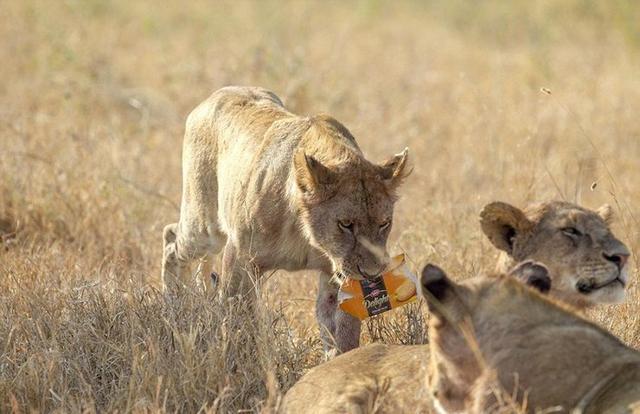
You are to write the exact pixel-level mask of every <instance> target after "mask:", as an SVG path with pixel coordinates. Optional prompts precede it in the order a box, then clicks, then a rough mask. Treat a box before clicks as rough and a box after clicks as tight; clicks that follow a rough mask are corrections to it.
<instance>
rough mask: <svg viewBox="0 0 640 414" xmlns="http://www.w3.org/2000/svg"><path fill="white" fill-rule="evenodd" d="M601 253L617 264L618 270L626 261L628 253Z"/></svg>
mask: <svg viewBox="0 0 640 414" xmlns="http://www.w3.org/2000/svg"><path fill="white" fill-rule="evenodd" d="M603 254H604V258H605V259H607V260H608V261H610V262H613V263H614V264H615V265H616V266H618V270H622V268H623V267H624V265H625V264H626V263H627V260H628V259H629V255H628V254H612V255H608V254H606V253H603Z"/></svg>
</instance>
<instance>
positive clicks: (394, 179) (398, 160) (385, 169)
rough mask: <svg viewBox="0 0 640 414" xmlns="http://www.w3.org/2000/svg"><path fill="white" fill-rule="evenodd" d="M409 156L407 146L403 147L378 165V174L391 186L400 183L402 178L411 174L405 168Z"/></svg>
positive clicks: (393, 186)
mask: <svg viewBox="0 0 640 414" xmlns="http://www.w3.org/2000/svg"><path fill="white" fill-rule="evenodd" d="M408 158H409V148H405V149H404V150H403V151H402V152H401V153H399V154H396V155H394V156H393V157H391V158H390V159H388V160H387V161H385V162H383V163H382V164H381V165H380V175H381V176H382V179H383V180H384V181H385V182H387V183H388V184H389V185H390V186H391V187H392V188H395V187H397V186H399V185H400V184H402V180H404V179H405V178H406V177H408V176H409V174H411V170H407V160H408Z"/></svg>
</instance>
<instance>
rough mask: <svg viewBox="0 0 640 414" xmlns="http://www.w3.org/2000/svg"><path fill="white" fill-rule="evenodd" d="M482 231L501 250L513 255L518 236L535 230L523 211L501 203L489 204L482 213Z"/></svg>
mask: <svg viewBox="0 0 640 414" xmlns="http://www.w3.org/2000/svg"><path fill="white" fill-rule="evenodd" d="M480 225H481V226H482V231H483V232H484V234H485V235H486V236H487V237H488V238H489V240H490V241H491V243H492V244H493V245H494V246H496V247H497V248H498V249H500V250H504V251H505V252H507V253H509V254H512V253H513V240H514V238H515V237H516V236H518V235H520V234H522V233H525V232H527V231H529V230H531V229H532V228H533V223H532V222H531V221H530V220H529V219H528V218H527V216H526V215H525V214H524V213H523V212H522V210H520V209H518V208H516V207H514V206H512V205H511V204H507V203H502V202H499V201H496V202H493V203H490V204H487V205H486V206H485V207H484V208H483V209H482V211H481V212H480Z"/></svg>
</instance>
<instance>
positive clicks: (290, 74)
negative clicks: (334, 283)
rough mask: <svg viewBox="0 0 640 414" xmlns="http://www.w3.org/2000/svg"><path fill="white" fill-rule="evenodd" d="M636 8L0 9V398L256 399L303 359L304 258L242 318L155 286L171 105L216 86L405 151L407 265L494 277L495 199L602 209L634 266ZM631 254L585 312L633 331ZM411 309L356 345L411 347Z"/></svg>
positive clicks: (177, 128)
mask: <svg viewBox="0 0 640 414" xmlns="http://www.w3.org/2000/svg"><path fill="white" fill-rule="evenodd" d="M638 21H640V8H638V7H637V6H636V5H635V3H633V2H631V1H623V0H617V1H610V2H596V1H586V0H585V1H578V0H569V1H563V2H560V1H549V0H545V1H539V2H528V1H524V0H523V1H520V0H517V1H512V2H501V1H497V0H496V1H491V0H490V1H487V2H481V3H479V4H475V2H474V3H467V2H464V1H462V0H454V1H445V0H434V1H430V2H428V3H423V2H417V1H415V2H382V1H374V0H371V1H365V0H362V1H357V2H348V3H343V2H311V1H309V2H303V1H292V2H271V1H264V2H263V1H259V2H248V1H239V2H231V1H229V2H226V1H220V2H207V1H193V2H191V1H190V2H185V1H174V0H165V1H162V2H153V1H132V0H129V1H125V0H114V1H110V2H103V1H99V0H66V1H45V0H41V1H36V0H5V1H3V2H1V4H0V60H2V64H1V65H0V143H1V145H0V238H1V239H0V240H1V241H0V412H10V411H14V412H30V411H34V412H51V411H58V412H77V411H88V412H94V411H101V412H113V411H118V412H132V411H133V412H139V411H169V412H174V411H182V412H195V411H198V410H203V411H210V412H238V411H243V412H256V411H260V410H264V409H268V408H269V407H272V406H273V404H274V403H275V402H276V401H277V399H278V397H279V396H280V395H281V393H282V392H284V391H286V389H287V388H288V387H290V386H291V385H292V383H293V382H295V380H296V379H297V378H298V377H299V376H300V375H302V374H303V373H304V372H305V370H306V369H308V368H309V367H311V366H314V365H315V364H317V363H318V362H319V361H320V358H321V345H320V342H319V340H318V332H317V327H316V325H315V321H314V317H313V304H314V296H315V289H316V281H315V278H314V275H313V274H305V273H296V274H286V273H276V274H274V275H272V276H271V277H270V279H269V280H268V281H267V282H266V283H265V284H264V285H263V286H262V287H261V299H262V300H261V302H260V304H259V312H258V316H257V317H255V318H254V317H249V315H246V311H245V310H244V309H243V307H242V306H241V304H240V305H227V304H225V303H224V301H223V300H221V299H220V298H218V297H217V296H216V295H215V292H212V290H211V289H208V290H203V289H202V288H201V287H199V288H196V289H194V290H193V291H192V292H187V293H185V295H184V296H182V297H181V299H180V301H179V303H177V305H176V307H174V308H171V307H169V306H167V303H166V302H165V300H164V299H163V297H162V295H161V294H160V293H159V290H158V288H159V271H160V258H161V231H162V228H163V226H164V225H165V224H167V223H170V222H174V221H176V219H177V217H178V209H177V205H178V203H179V200H180V145H181V141H182V133H183V125H184V120H185V118H186V115H187V114H188V113H189V111H190V110H191V109H192V108H193V107H194V106H195V105H196V104H197V103H198V102H200V101H201V100H202V99H204V98H205V97H206V96H207V95H208V94H209V93H210V92H211V91H213V90H214V89H217V88H219V87H221V86H224V85H229V84H243V85H247V84H250V85H261V86H265V87H267V88H270V89H272V90H274V91H275V92H276V93H277V94H279V95H280V96H281V97H282V99H283V100H284V102H285V103H286V104H287V106H289V107H290V108H291V109H292V110H294V111H296V112H298V113H314V112H329V113H331V114H333V115H335V116H336V117H337V118H338V119H340V120H341V121H343V122H344V123H345V124H346V125H347V126H348V127H349V128H350V129H351V130H352V132H353V133H354V134H355V136H356V137H357V138H358V140H359V142H360V144H361V146H362V148H363V150H364V151H365V153H366V154H367V155H368V156H369V157H370V158H371V159H374V160H381V159H383V158H385V157H387V156H388V155H390V154H392V153H394V152H398V151H400V150H401V149H402V148H404V147H405V146H408V147H410V151H411V152H410V155H411V158H412V162H413V166H414V172H413V174H412V175H411V177H410V178H409V179H408V181H407V182H406V185H405V186H404V188H403V189H402V191H401V194H402V198H401V200H400V202H399V204H398V207H397V210H396V220H395V224H394V229H393V232H392V235H391V238H390V244H389V249H390V251H391V252H392V253H396V252H400V251H404V252H406V253H407V254H408V255H409V258H410V260H411V263H412V265H413V266H414V267H418V266H419V265H421V264H422V263H424V262H426V261H432V262H435V263H438V264H440V265H442V266H443V267H445V268H446V269H448V270H449V271H450V272H451V273H452V274H454V275H455V276H456V277H457V278H465V277H469V276H471V275H474V274H476V273H478V272H481V271H485V270H488V269H491V268H492V266H493V263H494V260H495V256H496V251H495V249H494V248H492V247H491V246H490V244H489V243H488V242H487V241H486V240H485V239H484V237H483V235H482V234H481V232H480V228H479V225H478V220H477V214H478V212H479V210H480V209H481V207H482V206H483V205H484V204H485V203H487V202H489V201H492V200H495V199H500V200H505V201H510V202H512V203H515V204H518V205H523V204H526V203H528V202H532V201H536V200H544V199H552V198H557V199H565V200H569V201H578V202H580V203H582V204H584V205H585V206H587V207H592V208H596V207H598V206H599V205H601V204H603V203H610V204H612V205H613V206H614V207H615V210H616V212H617V216H618V220H617V222H616V224H615V226H614V230H615V231H616V232H617V233H618V235H619V237H620V238H621V239H623V240H624V241H625V242H626V243H627V244H628V245H629V246H630V248H631V250H632V251H633V256H634V259H636V258H637V254H638V252H639V250H638V248H639V246H640V244H639V243H640V211H639V210H638V209H637V206H640V187H639V186H638V180H639V178H640V171H639V169H640V165H639V162H640V117H639V116H638V114H640V76H638V74H639V73H640V72H639V70H640V29H639V26H638V25H637V22H638ZM543 88H544V89H543ZM636 263H637V261H636V260H634V261H633V263H632V278H631V280H632V282H631V284H630V286H629V301H628V303H627V304H624V305H620V306H615V307H607V308H603V309H600V310H598V311H595V312H593V313H592V314H591V315H590V316H591V317H593V318H594V319H595V320H597V321H599V322H600V323H601V324H603V325H604V326H606V327H607V328H609V329H611V330H612V331H613V332H614V333H615V334H616V335H618V336H620V337H621V338H622V339H623V340H624V341H625V342H627V343H628V344H630V345H632V346H635V347H640V316H639V315H640V302H639V299H640V288H639V287H638V282H637V278H638V272H637V265H636ZM243 313H244V314H243ZM422 318H423V315H422V313H421V310H420V308H419V306H417V305H416V306H413V307H410V308H409V309H403V310H398V311H395V312H392V314H390V315H387V316H382V317H379V318H376V319H375V320H373V321H370V322H369V323H368V324H367V327H366V329H365V332H364V334H363V342H365V343H366V342H371V341H373V340H375V341H384V342H390V343H391V342H392V343H411V342H413V343H415V342H425V341H426V340H427V338H426V337H425V334H424V329H423V323H424V320H423V319H422ZM249 339H251V340H249Z"/></svg>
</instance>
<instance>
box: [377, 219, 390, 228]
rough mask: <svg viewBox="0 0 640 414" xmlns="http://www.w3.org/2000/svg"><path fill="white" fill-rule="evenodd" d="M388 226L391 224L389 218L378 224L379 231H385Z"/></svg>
mask: <svg viewBox="0 0 640 414" xmlns="http://www.w3.org/2000/svg"><path fill="white" fill-rule="evenodd" d="M389 226H391V220H387V221H385V222H384V223H382V224H381V225H380V231H385V230H386V229H388V228H389Z"/></svg>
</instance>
